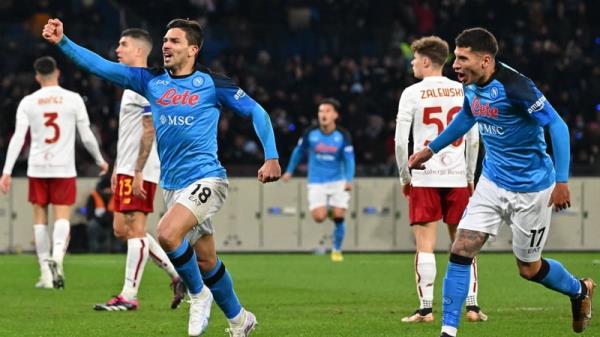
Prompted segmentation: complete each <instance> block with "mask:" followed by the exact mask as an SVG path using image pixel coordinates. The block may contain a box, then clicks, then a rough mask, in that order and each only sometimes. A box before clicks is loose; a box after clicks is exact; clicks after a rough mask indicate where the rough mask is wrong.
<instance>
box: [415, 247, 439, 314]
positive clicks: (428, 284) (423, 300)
mask: <svg viewBox="0 0 600 337" xmlns="http://www.w3.org/2000/svg"><path fill="white" fill-rule="evenodd" d="M435 273H436V269H435V255H434V254H433V253H420V252H417V255H416V256H415V279H416V281H417V293H418V294H419V301H420V307H419V308H420V309H423V308H431V307H433V283H434V282H435Z"/></svg>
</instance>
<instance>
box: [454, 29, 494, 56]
mask: <svg viewBox="0 0 600 337" xmlns="http://www.w3.org/2000/svg"><path fill="white" fill-rule="evenodd" d="M455 42H456V46H457V47H460V48H469V47H471V50H472V51H477V52H484V53H490V54H492V56H494V57H496V54H498V41H496V37H495V36H494V34H492V33H490V31H488V30H487V29H485V28H481V27H475V28H469V29H465V30H463V31H462V33H460V34H458V36H457V37H456V40H455Z"/></svg>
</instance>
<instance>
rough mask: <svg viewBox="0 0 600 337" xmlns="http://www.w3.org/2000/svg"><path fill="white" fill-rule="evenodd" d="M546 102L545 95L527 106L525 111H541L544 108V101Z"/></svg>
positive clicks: (530, 112)
mask: <svg viewBox="0 0 600 337" xmlns="http://www.w3.org/2000/svg"><path fill="white" fill-rule="evenodd" d="M545 102H546V96H542V97H540V98H539V99H538V100H537V101H535V102H534V103H533V104H532V105H531V106H530V107H529V108H527V112H528V113H529V114H532V113H534V112H536V111H541V110H542V109H543V108H544V103H545Z"/></svg>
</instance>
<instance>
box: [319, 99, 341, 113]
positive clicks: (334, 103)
mask: <svg viewBox="0 0 600 337" xmlns="http://www.w3.org/2000/svg"><path fill="white" fill-rule="evenodd" d="M321 104H330V105H331V106H332V107H333V110H335V112H340V107H341V106H342V105H341V104H340V101H338V100H337V99H335V98H333V97H327V98H323V99H322V100H320V101H319V105H321Z"/></svg>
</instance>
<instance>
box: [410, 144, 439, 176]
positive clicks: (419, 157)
mask: <svg viewBox="0 0 600 337" xmlns="http://www.w3.org/2000/svg"><path fill="white" fill-rule="evenodd" d="M431 157H433V152H432V151H431V149H430V148H428V147H426V148H424V149H423V150H421V151H419V152H417V153H413V154H412V155H411V156H410V157H409V158H408V168H409V169H411V170H424V169H425V165H423V164H425V162H426V161H428V160H429V159H431Z"/></svg>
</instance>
